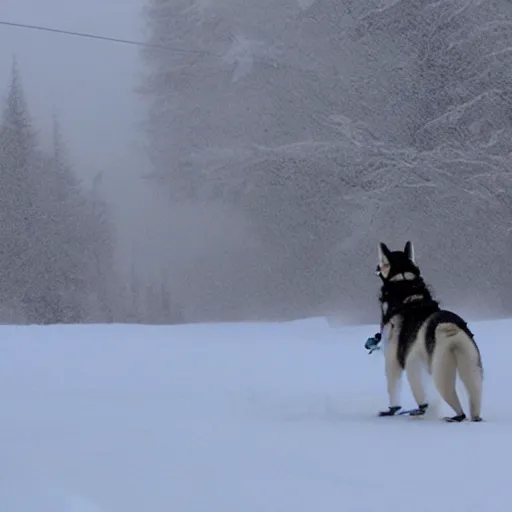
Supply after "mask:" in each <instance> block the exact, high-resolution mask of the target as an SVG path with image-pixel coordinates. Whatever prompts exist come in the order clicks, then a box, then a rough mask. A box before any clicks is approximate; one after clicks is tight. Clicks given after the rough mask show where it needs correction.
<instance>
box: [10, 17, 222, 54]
mask: <svg viewBox="0 0 512 512" xmlns="http://www.w3.org/2000/svg"><path fill="white" fill-rule="evenodd" d="M0 25H5V26H8V27H17V28H25V29H29V30H40V31H44V32H52V33H55V34H64V35H68V36H76V37H84V38H87V39H97V40H100V41H108V42H112V43H121V44H129V45H132V46H141V47H145V48H155V49H158V50H166V51H171V52H177V53H189V54H194V55H208V56H210V57H215V58H217V59H221V58H222V56H221V55H218V54H216V53H211V52H207V51H203V50H186V49H184V48H176V47H173V46H165V45H160V44H152V43H144V42H142V41H133V40H131V39H121V38H117V37H109V36H101V35H98V34H91V33H88V32H75V31H73V30H63V29H59V28H52V27H44V26H41V25H29V24H27V23H15V22H12V21H1V20H0Z"/></svg>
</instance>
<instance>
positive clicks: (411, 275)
mask: <svg viewBox="0 0 512 512" xmlns="http://www.w3.org/2000/svg"><path fill="white" fill-rule="evenodd" d="M376 274H377V275H378V276H379V277H380V278H381V279H382V280H383V281H384V282H387V281H402V280H412V279H415V278H417V277H419V275H420V269H419V268H418V266H417V265H416V262H415V260H414V248H413V246H412V243H411V242H407V243H406V244H405V247H404V250H403V251H390V250H389V249H388V247H387V245H386V244H383V243H382V242H380V243H379V263H378V265H377V270H376Z"/></svg>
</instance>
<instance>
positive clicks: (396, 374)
mask: <svg viewBox="0 0 512 512" xmlns="http://www.w3.org/2000/svg"><path fill="white" fill-rule="evenodd" d="M402 371H403V370H402V367H401V366H400V364H399V362H398V359H397V354H396V343H389V344H388V346H387V347H386V380H387V384H388V396H389V409H388V410H387V411H381V412H379V416H393V415H394V414H395V413H396V412H398V411H399V410H400V409H401V406H400V381H401V377H402Z"/></svg>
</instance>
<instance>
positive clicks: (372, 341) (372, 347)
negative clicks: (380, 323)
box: [364, 332, 382, 355]
mask: <svg viewBox="0 0 512 512" xmlns="http://www.w3.org/2000/svg"><path fill="white" fill-rule="evenodd" d="M381 340H382V335H381V333H380V332H378V333H377V334H375V336H372V337H371V338H368V339H367V340H366V343H365V344H364V348H365V349H366V350H368V355H370V354H371V353H372V352H375V351H376V350H380V347H379V343H380V342H381Z"/></svg>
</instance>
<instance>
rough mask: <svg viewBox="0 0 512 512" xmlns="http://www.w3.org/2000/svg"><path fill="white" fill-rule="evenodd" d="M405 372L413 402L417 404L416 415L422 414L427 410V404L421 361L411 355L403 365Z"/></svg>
mask: <svg viewBox="0 0 512 512" xmlns="http://www.w3.org/2000/svg"><path fill="white" fill-rule="evenodd" d="M405 372H406V374H407V380H408V381H409V386H410V387H411V391H412V395H413V396H414V400H416V403H417V404H418V414H416V415H421V414H424V413H425V411H426V409H427V406H428V404H427V402H426V399H425V388H424V386H423V378H422V377H423V375H422V374H423V361H422V360H421V359H420V357H419V356H418V355H417V354H411V355H410V356H409V358H408V359H407V362H406V365H405Z"/></svg>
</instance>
